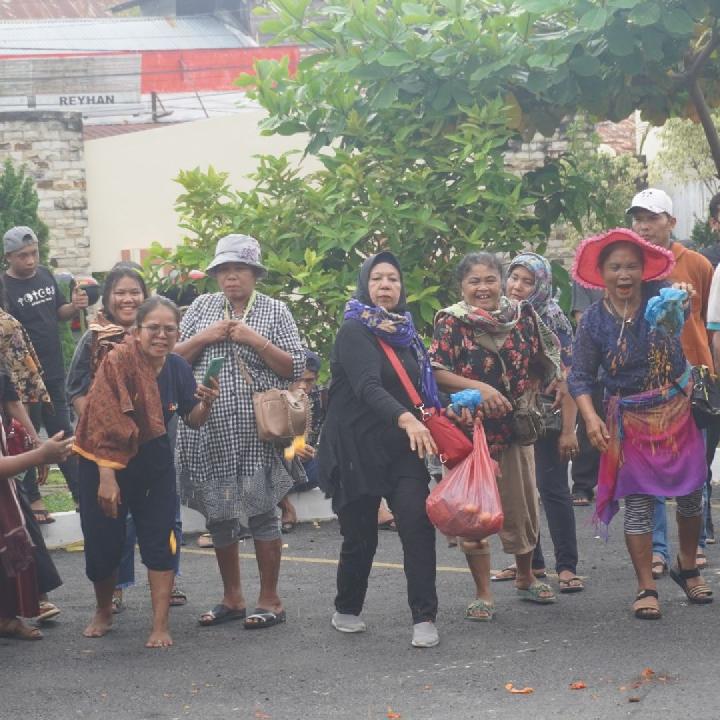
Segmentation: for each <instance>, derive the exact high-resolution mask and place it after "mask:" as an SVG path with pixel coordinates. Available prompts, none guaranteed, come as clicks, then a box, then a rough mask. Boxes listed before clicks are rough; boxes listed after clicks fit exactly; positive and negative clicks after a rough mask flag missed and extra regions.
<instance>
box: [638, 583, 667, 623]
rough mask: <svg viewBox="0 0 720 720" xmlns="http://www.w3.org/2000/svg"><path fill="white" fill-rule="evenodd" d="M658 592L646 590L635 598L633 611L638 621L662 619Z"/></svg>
mask: <svg viewBox="0 0 720 720" xmlns="http://www.w3.org/2000/svg"><path fill="white" fill-rule="evenodd" d="M658 599H659V595H658V593H657V590H652V589H650V588H646V589H645V590H641V591H640V592H639V593H638V594H637V595H636V596H635V602H634V603H633V606H632V609H633V612H634V613H635V617H636V618H637V619H638V620H659V619H660V618H661V617H662V613H661V612H660V604H659V603H658Z"/></svg>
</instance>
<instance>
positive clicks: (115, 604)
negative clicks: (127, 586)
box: [112, 595, 125, 615]
mask: <svg viewBox="0 0 720 720" xmlns="http://www.w3.org/2000/svg"><path fill="white" fill-rule="evenodd" d="M124 609H125V603H124V602H123V597H122V595H113V598H112V611H113V615H119V614H120V613H121V612H122V611H123V610H124Z"/></svg>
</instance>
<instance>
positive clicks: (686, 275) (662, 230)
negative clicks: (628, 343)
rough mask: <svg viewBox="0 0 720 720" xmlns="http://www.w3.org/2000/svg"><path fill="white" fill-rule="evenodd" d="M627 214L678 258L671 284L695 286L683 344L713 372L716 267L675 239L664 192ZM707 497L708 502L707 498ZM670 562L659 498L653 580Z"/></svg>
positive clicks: (636, 203)
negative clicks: (711, 314) (710, 325)
mask: <svg viewBox="0 0 720 720" xmlns="http://www.w3.org/2000/svg"><path fill="white" fill-rule="evenodd" d="M627 212H628V214H629V215H630V216H631V217H632V229H633V230H634V231H635V232H636V233H637V234H638V235H640V236H641V237H642V238H644V239H645V240H647V241H648V242H651V243H654V244H655V245H660V247H664V248H665V249H667V250H670V251H671V252H672V254H673V255H674V256H675V268H674V269H673V271H672V274H671V275H670V277H669V278H668V279H669V280H670V282H682V283H689V284H690V285H692V286H693V288H694V290H695V295H694V296H693V297H692V301H691V308H690V315H689V316H688V318H687V320H686V321H685V326H684V327H683V331H682V334H681V335H680V343H681V345H682V348H683V352H684V353H685V357H686V358H687V359H688V361H689V362H690V364H691V365H707V366H708V367H709V368H710V370H711V372H713V371H714V366H713V357H712V351H711V349H710V337H709V336H708V331H707V313H708V301H709V296H710V285H711V283H712V278H713V267H712V264H711V263H710V261H709V260H708V259H707V258H706V257H704V256H703V255H701V254H700V253H698V252H695V251H694V250H689V249H688V248H686V247H685V246H684V245H682V244H681V243H679V242H675V241H674V240H673V239H672V231H673V229H674V228H675V224H676V222H677V221H676V219H675V217H674V216H673V205H672V200H671V198H670V196H669V195H668V194H667V193H666V192H664V191H663V190H659V189H657V188H649V189H647V190H643V191H642V192H639V193H638V194H637V195H635V197H634V198H633V199H632V203H631V205H630V207H629V208H628V210H627ZM706 492H707V490H706ZM704 497H705V502H707V495H705V496H704ZM705 540H706V534H705V528H704V527H703V530H702V532H701V536H700V538H699V546H698V556H697V567H698V569H702V568H704V567H706V566H707V558H706V557H705ZM669 560H670V552H669V549H668V542H667V520H666V513H665V498H658V499H657V502H656V505H655V531H654V533H653V576H656V577H660V576H662V575H664V574H665V573H666V572H667V569H668V565H669Z"/></svg>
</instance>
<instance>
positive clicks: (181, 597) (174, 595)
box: [170, 585, 187, 607]
mask: <svg viewBox="0 0 720 720" xmlns="http://www.w3.org/2000/svg"><path fill="white" fill-rule="evenodd" d="M186 603H187V595H186V594H185V593H184V592H183V591H182V590H180V589H179V588H178V587H176V586H175V585H173V589H172V590H171V591H170V607H181V606H182V605H185V604H186Z"/></svg>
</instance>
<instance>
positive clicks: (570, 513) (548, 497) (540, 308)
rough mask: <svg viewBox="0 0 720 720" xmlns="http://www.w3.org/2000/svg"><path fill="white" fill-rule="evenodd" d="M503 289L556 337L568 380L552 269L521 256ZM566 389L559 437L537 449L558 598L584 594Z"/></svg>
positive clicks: (538, 564)
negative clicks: (570, 485) (570, 482)
mask: <svg viewBox="0 0 720 720" xmlns="http://www.w3.org/2000/svg"><path fill="white" fill-rule="evenodd" d="M505 286H506V294H507V296H508V297H509V298H510V300H513V301H515V302H518V303H519V302H522V301H525V302H528V303H530V305H532V307H533V309H534V310H535V312H536V313H537V314H538V316H539V317H540V319H541V320H542V321H543V323H545V325H546V327H547V328H548V329H549V330H550V331H551V332H552V333H553V334H554V335H555V337H557V339H558V341H559V343H560V361H561V364H562V370H563V375H566V374H567V372H568V371H569V370H570V365H571V362H572V340H573V331H572V325H570V321H569V320H568V319H567V317H565V313H563V311H562V309H561V308H560V306H559V305H558V304H557V302H556V301H555V299H554V298H553V296H552V267H551V265H550V263H549V262H548V260H547V259H546V258H544V257H542V256H541V255H537V254H535V253H531V252H528V253H522V254H520V255H518V256H517V257H515V258H514V259H513V261H512V263H510V267H509V268H508V277H507V281H506V283H505ZM562 386H563V391H562V392H561V397H562V431H561V433H560V436H559V437H557V436H548V437H542V438H540V439H539V440H538V441H537V442H536V443H535V446H534V447H535V477H536V480H537V486H538V491H539V492H540V498H541V500H542V504H543V508H544V509H545V515H546V516H547V522H548V528H549V530H550V537H551V538H552V541H553V546H554V549H555V570H556V572H557V574H558V582H559V585H560V592H561V593H575V592H580V591H581V590H583V589H584V585H583V581H582V579H581V578H579V577H577V575H576V572H577V562H578V549H577V535H576V532H575V512H574V510H573V502H572V496H571V495H570V490H569V489H568V480H567V471H568V460H571V459H572V458H574V457H576V455H577V453H578V441H577V435H576V434H575V421H576V419H577V407H576V405H575V403H574V402H573V399H572V397H571V396H570V395H569V394H568V392H567V387H566V383H565V381H562ZM536 568H537V569H540V568H542V569H544V568H545V560H544V558H543V554H542V550H541V548H540V542H539V541H538V544H537V546H536V548H535V553H534V556H533V570H535V569H536ZM496 578H497V576H496Z"/></svg>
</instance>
